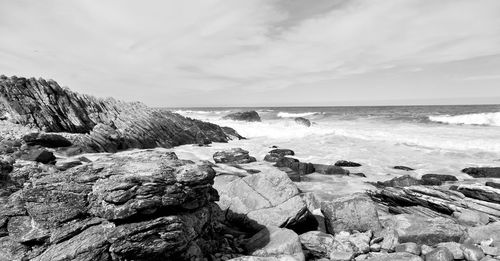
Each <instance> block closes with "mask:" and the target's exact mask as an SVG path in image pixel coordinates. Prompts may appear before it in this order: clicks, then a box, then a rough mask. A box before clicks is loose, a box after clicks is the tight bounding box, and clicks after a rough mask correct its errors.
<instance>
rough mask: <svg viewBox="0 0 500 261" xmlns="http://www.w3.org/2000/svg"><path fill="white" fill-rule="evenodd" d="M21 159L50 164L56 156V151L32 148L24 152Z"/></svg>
mask: <svg viewBox="0 0 500 261" xmlns="http://www.w3.org/2000/svg"><path fill="white" fill-rule="evenodd" d="M21 159H23V160H30V161H36V162H40V163H44V164H48V163H52V162H54V161H55V160H56V156H54V153H52V152H50V151H48V150H45V149H32V150H30V151H28V152H27V153H26V154H24V155H23V156H22V157H21Z"/></svg>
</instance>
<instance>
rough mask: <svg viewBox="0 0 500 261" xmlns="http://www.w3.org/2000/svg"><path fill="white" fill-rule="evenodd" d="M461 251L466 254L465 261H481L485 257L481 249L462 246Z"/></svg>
mask: <svg viewBox="0 0 500 261" xmlns="http://www.w3.org/2000/svg"><path fill="white" fill-rule="evenodd" d="M461 249H462V251H463V252H464V257H465V260H467V261H479V260H481V259H482V258H483V257H484V253H483V250H481V248H479V247H476V246H473V245H462V247H461Z"/></svg>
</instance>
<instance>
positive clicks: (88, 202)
mask: <svg viewBox="0 0 500 261" xmlns="http://www.w3.org/2000/svg"><path fill="white" fill-rule="evenodd" d="M214 177H215V171H214V170H213V169H212V168H211V167H209V166H208V165H205V164H204V163H195V162H192V161H188V160H180V159H178V158H177V156H176V155H175V154H174V153H169V152H165V151H163V152H161V151H155V150H150V151H138V152H128V153H123V154H120V153H119V154H113V155H109V156H103V157H101V158H99V159H97V160H96V161H94V162H93V163H91V164H86V165H82V166H78V167H74V168H71V169H69V170H66V171H54V172H45V171H42V172H40V173H35V174H33V175H32V176H31V177H30V178H29V179H28V180H27V181H26V182H25V184H24V186H23V187H22V189H21V190H19V191H17V192H14V193H12V194H10V195H9V196H4V197H0V203H2V204H0V260H21V259H29V260H36V261H42V260H51V261H54V260H92V261H96V260H189V259H190V258H203V257H206V256H208V255H210V254H212V253H213V252H215V251H217V250H218V249H219V248H218V247H219V246H218V243H217V242H220V240H210V238H211V237H215V236H217V233H215V232H214V231H215V227H216V226H217V225H216V224H218V223H217V222H218V220H219V219H217V218H216V217H218V216H220V213H218V212H217V211H219V212H220V209H219V208H218V207H217V205H216V204H215V203H214V201H215V200H217V199H218V194H217V191H216V190H215V189H214V188H213V187H212V184H213V179H214Z"/></svg>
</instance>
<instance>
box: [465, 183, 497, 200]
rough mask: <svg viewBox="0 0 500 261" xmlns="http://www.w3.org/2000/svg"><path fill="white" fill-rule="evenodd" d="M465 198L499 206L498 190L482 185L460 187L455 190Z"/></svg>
mask: <svg viewBox="0 0 500 261" xmlns="http://www.w3.org/2000/svg"><path fill="white" fill-rule="evenodd" d="M457 190H458V191H459V192H461V193H462V194H464V195H465V196H467V197H470V198H475V199H480V200H484V201H488V202H493V203H497V204H500V189H497V188H492V187H488V186H482V185H460V186H458V189H457Z"/></svg>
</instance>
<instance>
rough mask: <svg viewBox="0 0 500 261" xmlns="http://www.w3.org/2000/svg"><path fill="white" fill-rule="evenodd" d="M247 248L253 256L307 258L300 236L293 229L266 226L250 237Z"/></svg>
mask: <svg viewBox="0 0 500 261" xmlns="http://www.w3.org/2000/svg"><path fill="white" fill-rule="evenodd" d="M245 249H246V250H247V251H248V252H249V253H250V255H252V256H260V257H273V256H280V255H289V256H293V257H294V258H295V260H298V261H300V260H305V257H304V253H303V252H302V245H301V244H300V240H299V236H298V235H297V234H296V233H295V232H293V231H292V230H289V229H286V228H278V227H266V228H264V229H262V230H261V231H259V232H258V233H257V234H255V235H254V236H253V237H252V238H250V239H248V240H247V242H246V243H245Z"/></svg>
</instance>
